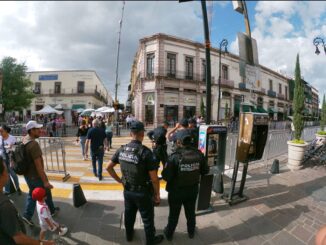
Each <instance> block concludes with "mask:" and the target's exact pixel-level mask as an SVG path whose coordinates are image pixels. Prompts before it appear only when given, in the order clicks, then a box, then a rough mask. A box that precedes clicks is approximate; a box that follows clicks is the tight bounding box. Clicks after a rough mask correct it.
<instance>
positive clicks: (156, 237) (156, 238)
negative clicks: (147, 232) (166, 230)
mask: <svg viewBox="0 0 326 245" xmlns="http://www.w3.org/2000/svg"><path fill="white" fill-rule="evenodd" d="M163 240H164V236H163V235H156V236H155V237H154V241H153V244H159V243H161V242H162V241H163Z"/></svg>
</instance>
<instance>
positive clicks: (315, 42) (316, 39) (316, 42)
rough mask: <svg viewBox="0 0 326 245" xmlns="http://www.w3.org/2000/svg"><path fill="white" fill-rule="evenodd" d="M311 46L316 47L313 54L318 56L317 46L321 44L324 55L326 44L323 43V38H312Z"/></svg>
mask: <svg viewBox="0 0 326 245" xmlns="http://www.w3.org/2000/svg"><path fill="white" fill-rule="evenodd" d="M313 44H314V45H315V46H316V51H315V54H317V55H319V54H320V51H319V49H318V46H319V44H321V45H322V47H323V48H324V52H325V55H326V43H325V41H324V39H323V38H321V37H315V38H314V41H313Z"/></svg>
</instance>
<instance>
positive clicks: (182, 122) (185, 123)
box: [179, 118, 188, 127]
mask: <svg viewBox="0 0 326 245" xmlns="http://www.w3.org/2000/svg"><path fill="white" fill-rule="evenodd" d="M179 123H180V124H181V126H182V127H188V120H187V119H186V118H183V119H181V120H180V122H179Z"/></svg>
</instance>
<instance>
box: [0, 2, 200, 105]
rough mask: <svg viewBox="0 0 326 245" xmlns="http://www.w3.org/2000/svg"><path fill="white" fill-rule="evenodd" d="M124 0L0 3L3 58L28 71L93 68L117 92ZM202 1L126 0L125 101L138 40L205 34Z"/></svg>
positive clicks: (122, 88) (121, 91) (122, 77)
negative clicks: (162, 0)
mask: <svg viewBox="0 0 326 245" xmlns="http://www.w3.org/2000/svg"><path fill="white" fill-rule="evenodd" d="M121 7H122V2H114V1H112V2H110V1H101V2H95V1H94V2H93V1H87V2H64V1H63V2H61V1H58V2H55V1H53V2H0V36H1V39H0V59H2V58H3V57H4V56H12V57H15V58H17V60H18V61H19V62H25V61H26V65H27V66H28V68H29V70H50V69H94V70H96V71H97V72H98V74H99V75H100V77H101V78H102V80H103V82H104V83H105V84H106V85H107V87H108V88H109V90H110V91H111V94H114V83H115V66H116V50H117V39H118V33H117V32H118V28H119V20H120V18H121ZM202 28H203V27H202V21H201V8H200V3H199V2H189V3H187V2H186V3H178V2H177V1H171V2H160V1H143V2H139V1H138V2H134V1H126V5H125V15H124V22H123V27H122V39H121V50H120V69H119V71H120V72H119V77H120V81H121V86H120V88H119V92H118V96H119V98H120V101H121V102H125V101H126V94H127V86H128V84H129V80H130V69H131V65H132V61H133V58H134V55H135V53H136V50H137V48H138V44H139V39H140V38H142V37H144V36H148V35H153V34H155V33H158V32H163V33H167V34H171V35H176V36H180V37H185V38H191V39H200V40H201V38H202V33H203V31H202Z"/></svg>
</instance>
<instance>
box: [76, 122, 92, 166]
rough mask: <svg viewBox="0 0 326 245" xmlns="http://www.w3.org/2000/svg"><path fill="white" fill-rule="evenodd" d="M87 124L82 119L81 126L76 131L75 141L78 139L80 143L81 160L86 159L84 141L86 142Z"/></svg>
mask: <svg viewBox="0 0 326 245" xmlns="http://www.w3.org/2000/svg"><path fill="white" fill-rule="evenodd" d="M88 129H89V128H88V126H87V124H86V121H85V120H82V122H81V126H80V127H79V128H78V132H77V140H76V141H77V142H78V141H79V140H80V145H81V149H82V154H83V160H86V159H87V158H86V152H85V143H86V136H87V132H88Z"/></svg>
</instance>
